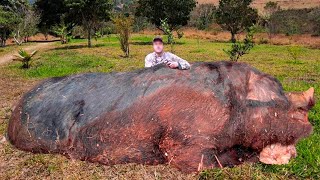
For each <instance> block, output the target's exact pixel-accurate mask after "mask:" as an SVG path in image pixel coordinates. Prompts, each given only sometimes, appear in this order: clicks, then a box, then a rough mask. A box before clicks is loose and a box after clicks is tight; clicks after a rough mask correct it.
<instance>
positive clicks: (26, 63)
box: [13, 49, 37, 69]
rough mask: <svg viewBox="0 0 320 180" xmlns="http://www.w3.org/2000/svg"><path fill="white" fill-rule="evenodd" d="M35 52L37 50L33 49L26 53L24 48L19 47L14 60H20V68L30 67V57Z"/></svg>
mask: <svg viewBox="0 0 320 180" xmlns="http://www.w3.org/2000/svg"><path fill="white" fill-rule="evenodd" d="M36 53H37V51H33V52H32V53H28V52H27V51H25V50H22V49H20V50H19V52H18V55H15V56H16V58H15V59H13V60H14V61H20V62H22V68H25V69H28V68H30V65H31V61H32V57H33V56H34V55H35V54H36Z"/></svg>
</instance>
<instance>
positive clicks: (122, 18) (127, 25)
mask: <svg viewBox="0 0 320 180" xmlns="http://www.w3.org/2000/svg"><path fill="white" fill-rule="evenodd" d="M112 20H113V22H114V24H115V27H116V31H117V33H118V34H119V37H118V38H119V41H120V45H121V49H122V51H123V52H124V53H125V57H129V56H130V47H129V39H130V35H131V31H132V25H133V17H131V16H126V15H124V14H119V15H117V16H116V17H115V18H113V19H112Z"/></svg>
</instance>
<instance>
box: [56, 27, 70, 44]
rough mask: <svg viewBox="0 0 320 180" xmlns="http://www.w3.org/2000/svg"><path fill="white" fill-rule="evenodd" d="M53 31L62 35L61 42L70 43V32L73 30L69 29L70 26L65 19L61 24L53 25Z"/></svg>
mask: <svg viewBox="0 0 320 180" xmlns="http://www.w3.org/2000/svg"><path fill="white" fill-rule="evenodd" d="M52 31H53V32H54V33H55V34H57V35H58V36H59V37H60V41H61V44H67V43H68V34H70V33H71V32H70V31H69V30H68V26H66V25H65V23H64V22H63V21H61V23H60V24H59V25H55V26H53V27H52Z"/></svg>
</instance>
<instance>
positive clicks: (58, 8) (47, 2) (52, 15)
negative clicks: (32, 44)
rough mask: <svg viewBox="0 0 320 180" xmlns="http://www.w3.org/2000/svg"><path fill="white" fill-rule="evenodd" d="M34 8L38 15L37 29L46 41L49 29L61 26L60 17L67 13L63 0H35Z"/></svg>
mask: <svg viewBox="0 0 320 180" xmlns="http://www.w3.org/2000/svg"><path fill="white" fill-rule="evenodd" d="M34 6H35V9H36V11H37V12H38V14H40V22H39V25H38V28H39V29H40V31H41V32H42V33H43V34H44V35H45V36H46V39H47V35H48V33H49V32H50V30H51V28H52V27H53V26H56V25H58V24H61V20H62V19H61V17H62V16H64V15H65V14H66V13H67V12H68V9H67V7H66V5H65V0H37V1H36V2H35V4H34ZM64 17H65V16H64Z"/></svg>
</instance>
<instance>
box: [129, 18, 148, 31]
mask: <svg viewBox="0 0 320 180" xmlns="http://www.w3.org/2000/svg"><path fill="white" fill-rule="evenodd" d="M148 25H149V23H148V19H147V18H146V17H142V16H139V17H135V18H134V23H133V32H140V31H142V30H144V29H145V28H146V27H148Z"/></svg>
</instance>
